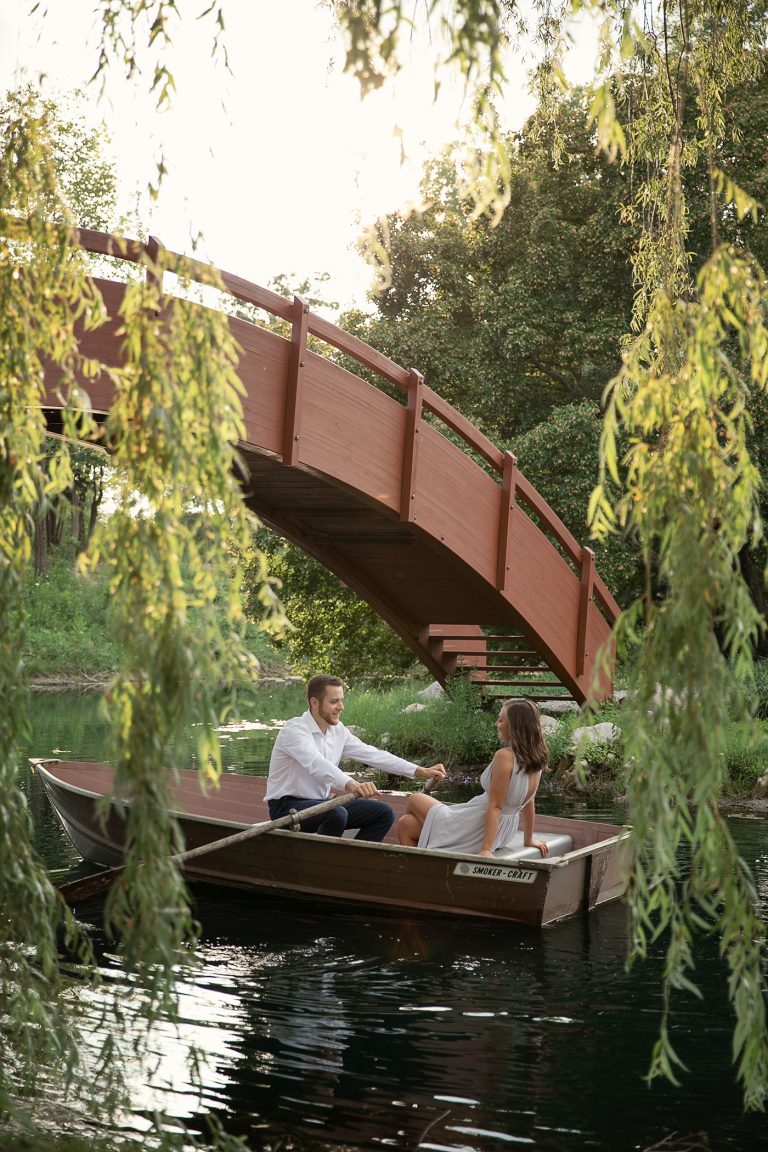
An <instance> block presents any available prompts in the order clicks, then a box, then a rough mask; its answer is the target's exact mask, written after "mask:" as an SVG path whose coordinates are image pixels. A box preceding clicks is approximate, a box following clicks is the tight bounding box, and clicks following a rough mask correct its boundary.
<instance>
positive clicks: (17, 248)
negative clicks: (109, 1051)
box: [0, 107, 121, 1116]
mask: <svg viewBox="0 0 768 1152" xmlns="http://www.w3.org/2000/svg"><path fill="white" fill-rule="evenodd" d="M56 204H60V201H59V200H58V198H57V189H56V179H55V174H54V171H53V166H52V165H51V163H50V162H49V153H48V142H47V139H46V133H45V125H44V123H43V121H41V120H40V119H38V118H37V117H36V116H35V115H34V111H33V110H32V111H30V109H29V108H27V109H26V110H25V108H24V107H20V109H19V115H18V116H17V118H15V119H13V120H11V121H10V122H9V123H8V126H7V130H6V134H5V136H4V138H3V141H2V151H1V152H0V219H1V220H2V222H3V227H2V228H1V229H0V232H1V233H2V234H1V235H0V619H1V620H2V627H1V628H0V699H2V701H3V706H2V708H0V811H1V812H2V819H1V820H0V907H2V910H3V915H2V917H0V1019H2V1036H3V1059H2V1061H0V1110H2V1111H3V1112H5V1111H6V1110H7V1112H8V1113H9V1114H10V1115H11V1116H17V1115H19V1114H20V1112H19V1101H20V1099H21V1097H23V1096H24V1095H26V1094H28V1093H32V1092H34V1091H40V1090H41V1087H43V1086H44V1090H45V1089H47V1090H48V1091H50V1087H51V1085H52V1084H58V1085H60V1086H61V1085H62V1084H64V1085H68V1086H69V1087H70V1089H71V1090H72V1091H74V1092H75V1093H77V1094H79V1096H80V1098H81V1099H83V1100H88V1099H90V1098H92V1096H93V1092H92V1088H93V1080H92V1073H91V1071H86V1070H84V1069H83V1068H82V1067H81V1058H82V1052H83V1048H84V1045H83V1036H82V1033H81V1031H80V1027H79V1024H78V1017H79V1009H78V1005H79V1003H80V998H79V997H78V996H77V995H74V994H73V986H72V984H71V981H69V980H68V979H67V978H66V976H65V975H64V973H63V971H62V968H61V966H60V953H61V948H62V946H63V947H64V948H65V949H66V952H67V954H68V955H69V956H70V957H71V958H73V959H78V960H79V962H80V976H79V981H81V982H82V981H83V980H85V981H87V982H89V983H91V984H94V983H95V982H96V969H95V966H94V961H93V956H92V954H91V953H90V950H89V947H88V943H87V941H86V940H85V939H84V938H83V937H82V936H81V934H80V933H79V931H78V929H77V926H76V925H75V922H74V920H73V919H72V916H71V914H70V913H69V912H68V911H67V910H66V909H65V907H64V905H63V904H62V902H61V901H60V900H59V898H58V897H57V896H56V894H55V892H54V890H53V888H52V887H51V884H50V882H49V880H48V877H47V875H46V872H45V869H44V868H43V866H42V865H41V863H40V861H39V860H38V859H37V858H36V856H35V854H34V852H33V849H32V826H31V820H30V815H29V811H28V809H27V806H26V802H25V798H24V792H23V791H22V789H21V788H20V781H19V774H20V772H22V771H27V769H26V767H25V766H24V767H22V765H21V763H20V755H21V746H22V741H23V738H24V737H25V736H26V734H27V728H26V719H25V718H26V714H27V694H28V688H27V684H26V681H25V672H24V665H23V662H22V660H21V656H20V653H21V652H22V650H23V616H22V611H21V589H22V585H23V581H24V578H25V575H26V573H27V571H28V569H29V565H30V559H31V534H32V514H33V512H34V510H35V508H36V506H37V504H38V500H39V499H40V498H41V497H42V498H43V499H44V500H45V499H53V498H54V497H56V496H57V495H59V494H61V493H62V492H64V491H65V490H66V489H67V488H68V487H69V486H70V484H71V472H70V467H69V455H68V450H67V447H66V445H65V444H64V443H60V444H59V446H58V449H57V451H56V452H55V453H54V455H53V456H52V458H51V460H50V467H49V469H48V470H47V472H46V469H45V468H44V459H45V453H44V440H45V435H46V426H45V417H44V413H43V410H42V398H43V391H44V390H43V379H44V369H45V365H46V362H48V361H50V362H52V363H53V364H54V365H56V366H57V367H58V369H59V370H60V372H61V379H62V384H61V391H62V400H63V402H64V403H66V402H67V399H68V401H69V403H68V404H67V408H66V411H65V413H64V427H65V431H66V432H68V434H69V435H70V436H71V437H72V438H87V437H88V436H89V435H90V434H91V433H92V432H93V430H94V425H93V423H92V421H91V419H90V417H89V416H88V413H87V404H86V403H85V402H84V398H83V396H82V394H81V393H80V390H79V388H78V386H77V384H76V383H75V374H76V373H77V374H82V375H87V374H88V372H89V371H90V366H89V365H88V364H87V363H85V362H84V361H83V360H82V358H81V356H80V353H79V350H78V346H77V342H76V340H75V334H74V324H73V321H74V319H77V320H78V321H79V322H80V323H81V324H83V325H85V326H89V327H90V326H95V325H98V324H100V323H101V322H102V321H103V319H104V309H103V306H102V303H101V300H100V298H99V296H98V293H96V292H95V291H94V290H93V286H92V284H91V283H90V281H89V279H88V276H87V269H86V268H85V265H84V261H83V260H82V259H81V257H80V256H79V254H78V253H77V252H75V251H73V249H72V247H71V245H70V243H69V236H70V229H69V228H67V227H66V226H61V225H59V226H56V225H55V224H52V223H51V218H50V213H51V206H52V205H56ZM60 219H63V209H62V216H61V217H60ZM65 1005H66V1006H67V1007H68V1011H62V1008H63V1007H64V1006H65ZM100 1087H101V1092H102V1095H103V1098H104V1099H110V1100H111V1101H112V1103H114V1104H116V1103H117V1101H118V1100H119V1099H120V1097H121V1088H120V1074H119V1068H116V1067H114V1066H111V1067H110V1068H108V1069H107V1068H105V1070H104V1076H103V1077H102V1079H101V1085H100Z"/></svg>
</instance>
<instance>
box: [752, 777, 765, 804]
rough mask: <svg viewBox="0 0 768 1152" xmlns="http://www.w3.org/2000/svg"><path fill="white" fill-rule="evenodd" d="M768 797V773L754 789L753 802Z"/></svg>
mask: <svg viewBox="0 0 768 1152" xmlns="http://www.w3.org/2000/svg"><path fill="white" fill-rule="evenodd" d="M767 796H768V772H764V773H763V775H762V776H761V777H760V778H759V780H758V781H757V783H756V784H755V787H754V788H753V789H752V799H753V800H764V799H765V798H766V797H767Z"/></svg>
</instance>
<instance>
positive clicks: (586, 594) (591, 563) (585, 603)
mask: <svg viewBox="0 0 768 1152" xmlns="http://www.w3.org/2000/svg"><path fill="white" fill-rule="evenodd" d="M594 586H595V554H594V552H593V551H592V549H591V548H584V549H582V558H581V594H580V596H579V619H578V625H577V632H576V675H577V676H583V675H584V668H585V665H586V660H587V657H588V656H589V655H590V652H589V648H588V640H587V625H588V622H589V606H590V604H591V603H592V593H593V591H594Z"/></svg>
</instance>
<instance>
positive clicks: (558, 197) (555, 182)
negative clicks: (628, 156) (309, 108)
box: [344, 91, 632, 443]
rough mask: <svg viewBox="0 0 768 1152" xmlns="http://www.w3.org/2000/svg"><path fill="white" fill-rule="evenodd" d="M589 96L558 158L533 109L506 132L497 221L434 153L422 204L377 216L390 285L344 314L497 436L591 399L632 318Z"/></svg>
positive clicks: (565, 125) (621, 182) (576, 104)
mask: <svg viewBox="0 0 768 1152" xmlns="http://www.w3.org/2000/svg"><path fill="white" fill-rule="evenodd" d="M587 100H588V97H587V94H586V93H585V92H584V91H581V92H578V93H575V94H574V95H573V96H572V97H571V98H570V99H569V100H568V101H567V102H565V103H563V104H562V105H561V106H560V107H559V108H558V110H557V119H556V129H557V132H558V134H559V135H560V137H561V138H562V139H563V141H564V147H565V149H566V156H565V157H564V158H563V159H562V162H561V163H560V164H555V162H554V160H553V158H552V139H553V129H552V126H551V125H550V124H548V123H547V122H546V121H545V120H544V118H543V117H542V116H541V115H540V114H539V115H534V116H533V117H531V118H530V120H529V121H528V123H527V124H526V126H525V128H524V129H523V131H522V132H521V133H520V134H519V135H518V136H516V137H511V138H507V139H505V141H504V147H505V149H506V151H507V156H508V163H509V171H510V176H509V189H510V193H509V194H510V203H509V206H508V208H507V209H506V211H505V213H504V215H503V216H502V218H501V220H500V221H499V222H498V223H497V224H495V225H494V224H493V222H492V221H491V220H490V219H489V218H488V217H487V216H480V217H476V216H475V215H473V204H472V201H471V200H470V199H469V198H468V197H467V196H466V195H462V182H461V154H460V153H459V154H457V153H455V152H454V154H450V153H449V154H447V155H446V156H445V157H444V158H443V159H442V160H440V161H435V162H433V164H432V165H430V167H429V168H428V170H427V172H426V173H425V178H424V181H423V184H422V190H421V194H422V198H423V201H424V203H425V205H426V207H425V208H424V210H423V211H422V212H418V213H411V214H394V215H392V216H389V217H388V218H386V219H385V220H382V221H380V222H379V225H378V232H379V235H380V237H381V238H382V239H384V238H387V239H388V250H389V260H390V281H391V282H390V284H389V286H388V287H387V288H386V289H384V290H383V291H382V292H380V293H378V294H375V295H374V296H373V297H372V303H373V304H374V307H375V313H374V316H373V318H368V317H366V316H365V315H362V314H358V315H356V316H352V317H348V318H347V317H345V321H344V322H345V323H351V324H352V325H353V326H354V327H355V328H356V329H357V331H358V332H359V334H360V335H361V336H362V337H363V338H364V339H367V340H368V341H369V342H370V343H372V344H374V345H375V346H377V347H383V348H384V349H386V350H387V351H388V353H389V355H391V356H392V357H393V358H394V359H396V360H398V361H399V362H400V363H404V364H413V365H414V366H415V367H417V368H419V370H420V371H422V372H423V373H424V375H425V378H426V380H427V383H428V384H429V385H430V386H431V387H432V388H434V389H435V390H436V391H437V392H439V393H440V395H442V396H445V397H446V399H448V400H450V401H451V403H452V404H454V405H456V407H458V408H459V410H460V411H461V412H463V413H464V414H465V415H467V416H469V417H470V418H471V419H473V420H475V421H476V422H477V423H478V424H480V425H481V426H482V427H483V428H484V430H485V431H486V433H487V434H488V435H490V436H491V437H493V438H494V439H496V440H498V441H503V442H505V443H509V442H511V441H513V440H514V438H515V437H516V436H517V435H519V434H520V433H521V432H524V431H525V430H526V429H528V428H531V427H532V426H533V425H535V424H537V423H539V421H541V420H545V419H547V417H548V416H549V414H550V412H551V411H552V409H553V408H554V407H556V406H557V405H562V404H568V403H572V402H575V401H578V400H581V399H589V400H593V401H595V402H599V401H600V399H601V397H602V394H603V391H604V389H605V386H606V384H607V382H608V380H610V379H611V377H612V376H613V375H614V374H615V373H616V371H617V370H618V367H619V363H620V339H621V335H622V333H623V332H624V331H625V330H626V328H627V326H628V324H629V319H630V316H631V314H632V282H631V267H630V257H631V251H632V234H631V231H630V229H629V228H627V227H625V226H622V224H621V221H620V218H619V210H620V206H621V203H622V199H623V197H624V192H625V186H626V174H625V173H624V172H623V171H622V170H621V169H620V168H619V167H618V166H616V165H612V164H610V163H609V162H608V160H607V159H606V157H605V156H603V155H601V154H600V153H598V152H596V150H595V138H594V132H593V131H592V130H590V128H589V126H588V124H587V115H586V113H587V107H588V104H587ZM564 333H567V334H568V338H567V339H564Z"/></svg>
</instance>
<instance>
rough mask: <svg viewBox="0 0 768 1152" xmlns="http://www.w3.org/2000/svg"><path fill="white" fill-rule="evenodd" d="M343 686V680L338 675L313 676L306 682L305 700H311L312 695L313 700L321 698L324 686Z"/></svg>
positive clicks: (323, 694)
mask: <svg viewBox="0 0 768 1152" xmlns="http://www.w3.org/2000/svg"><path fill="white" fill-rule="evenodd" d="M343 687H344V681H343V680H341V679H340V678H339V677H338V676H313V677H312V679H311V680H310V681H309V682H308V683H307V700H311V699H312V698H313V697H314V699H315V700H322V698H323V696H325V690H326V688H343Z"/></svg>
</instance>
